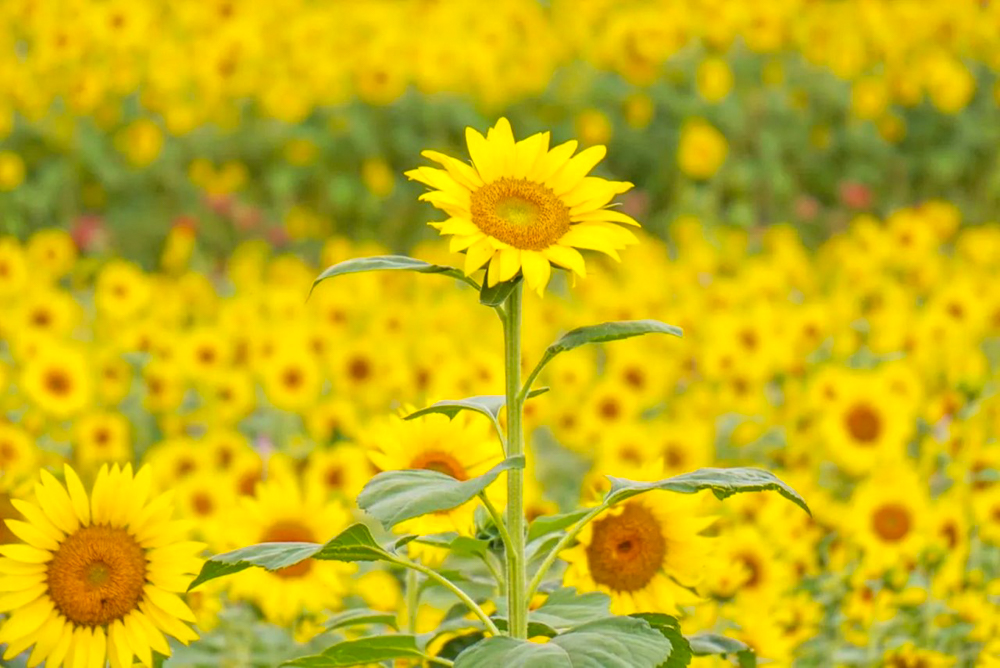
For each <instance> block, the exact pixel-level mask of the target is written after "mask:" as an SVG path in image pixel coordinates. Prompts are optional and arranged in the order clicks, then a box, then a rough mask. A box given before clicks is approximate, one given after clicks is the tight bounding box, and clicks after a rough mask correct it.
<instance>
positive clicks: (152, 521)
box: [0, 465, 202, 668]
mask: <svg viewBox="0 0 1000 668" xmlns="http://www.w3.org/2000/svg"><path fill="white" fill-rule="evenodd" d="M65 475H66V486H65V487H63V485H61V484H60V483H59V482H58V481H57V480H56V479H55V477H54V476H53V475H52V474H50V473H49V472H48V471H45V470H42V471H41V481H40V482H37V483H35V494H36V499H37V500H36V502H34V503H32V502H29V501H23V500H19V499H14V500H13V501H12V503H13V504H14V507H15V508H16V509H17V510H18V511H19V512H20V513H21V514H22V515H23V516H24V520H23V521H22V520H7V527H8V529H10V531H11V532H13V533H14V535H16V536H17V537H18V538H20V539H21V540H23V541H24V543H22V544H10V545H4V546H2V547H0V555H2V556H3V558H2V559H0V591H2V592H4V593H3V594H0V612H6V613H9V614H10V616H9V617H8V618H7V621H6V622H5V623H4V624H3V626H0V644H6V645H7V651H6V652H5V653H4V656H3V658H4V660H10V659H12V658H13V657H15V656H18V655H19V654H21V653H22V652H26V651H27V650H28V649H29V648H31V647H32V646H33V647H34V649H32V651H31V654H30V656H29V657H28V665H29V666H37V665H38V664H39V663H41V662H42V661H43V660H44V661H45V662H46V663H45V665H46V666H49V667H56V666H62V665H66V666H87V667H88V668H89V667H96V666H104V665H105V661H110V662H111V666H112V668H119V667H123V666H131V665H132V659H133V657H135V658H136V659H137V660H138V661H139V662H140V663H142V665H144V666H147V667H149V666H152V665H153V653H154V652H156V653H157V654H160V655H163V656H170V653H171V652H170V646H169V645H168V644H167V640H166V635H170V636H173V637H175V638H177V639H178V640H179V641H181V642H182V643H184V644H187V643H189V642H191V641H192V640H195V639H197V637H198V636H197V634H196V633H195V632H194V631H193V630H192V629H191V628H190V627H188V626H187V624H185V622H190V623H194V621H195V617H194V615H193V613H192V612H191V610H190V609H189V608H188V606H187V605H186V604H185V603H184V601H182V600H181V598H180V596H178V593H180V592H183V591H184V590H185V589H186V588H187V585H188V583H189V582H190V581H191V577H192V574H193V573H197V572H198V571H199V570H200V568H201V560H200V559H198V557H197V556H196V555H197V554H198V553H199V552H200V551H201V549H202V545H201V544H200V543H194V542H189V541H186V540H185V535H186V529H185V525H184V524H183V523H181V522H177V521H173V520H171V519H170V516H171V513H172V507H171V504H170V497H169V496H167V495H163V496H158V497H152V498H150V491H151V487H152V476H151V473H150V469H149V468H148V467H145V468H143V469H141V470H140V471H139V472H138V473H137V474H135V476H133V475H132V467H131V465H126V466H125V468H123V469H122V468H119V467H118V466H114V467H111V468H108V467H107V466H104V467H102V468H101V470H100V472H99V473H98V476H97V480H96V482H95V483H94V488H93V492H92V494H91V496H90V498H88V497H87V492H86V491H85V490H84V487H83V484H82V483H81V482H80V478H79V477H78V476H77V474H76V473H75V472H74V471H73V469H71V468H70V467H69V466H66V467H65Z"/></svg>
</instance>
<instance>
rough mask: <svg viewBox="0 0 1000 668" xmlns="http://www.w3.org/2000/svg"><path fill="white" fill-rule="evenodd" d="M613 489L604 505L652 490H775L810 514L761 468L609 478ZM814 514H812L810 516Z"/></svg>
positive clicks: (795, 495) (801, 501)
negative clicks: (637, 478) (652, 478)
mask: <svg viewBox="0 0 1000 668" xmlns="http://www.w3.org/2000/svg"><path fill="white" fill-rule="evenodd" d="M608 480H610V481H611V489H610V490H609V491H608V493H607V496H605V497H604V505H606V506H611V505H614V504H616V503H620V502H622V501H624V500H625V499H628V498H631V497H633V496H636V495H637V494H643V493H645V492H649V491H652V490H665V491H668V492H679V493H681V494H694V493H695V492H700V491H702V490H705V489H710V490H712V492H713V493H714V494H715V496H717V497H718V498H720V499H724V498H726V497H728V496H732V495H733V494H738V493H740V492H761V491H767V490H773V491H776V492H778V493H779V494H781V495H782V496H783V497H785V498H786V499H788V500H789V501H791V502H792V503H794V504H795V505H797V506H799V507H800V508H802V509H803V510H804V511H806V512H807V513H809V512H810V511H809V506H807V505H806V502H805V500H804V499H803V498H802V497H801V496H799V494H798V492H796V491H795V490H794V489H792V488H791V487H789V486H788V485H786V484H785V483H783V482H782V481H781V480H779V479H778V478H777V477H776V476H775V475H774V474H773V473H769V472H768V471H764V470H761V469H754V468H746V467H737V468H728V469H717V468H704V469H698V470H697V471H692V472H690V473H682V474H681V475H678V476H674V477H672V478H666V479H665V480H658V481H656V482H636V481H634V480H626V479H624V478H615V477H614V476H608ZM810 514H811V513H810Z"/></svg>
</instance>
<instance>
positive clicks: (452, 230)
mask: <svg viewBox="0 0 1000 668" xmlns="http://www.w3.org/2000/svg"><path fill="white" fill-rule="evenodd" d="M438 229H439V230H440V231H441V234H461V235H468V234H482V232H481V231H480V229H479V228H478V227H476V226H475V225H474V224H473V223H472V221H471V220H468V219H466V218H449V219H448V220H446V221H444V222H443V223H441V226H440V227H438Z"/></svg>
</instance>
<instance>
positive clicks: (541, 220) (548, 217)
mask: <svg viewBox="0 0 1000 668" xmlns="http://www.w3.org/2000/svg"><path fill="white" fill-rule="evenodd" d="M470 210H471V212H472V222H473V224H474V225H475V226H476V227H478V228H479V229H480V230H482V231H483V233H485V234H487V235H489V236H491V237H493V238H495V239H499V240H500V241H502V242H504V243H507V244H510V245H511V246H513V247H514V248H520V249H522V250H542V249H544V248H548V247H549V246H551V245H553V244H554V243H555V242H557V241H558V240H559V239H560V237H562V235H564V234H566V233H567V232H569V229H570V221H569V208H568V207H567V206H566V205H565V204H563V202H562V200H560V199H559V198H558V197H556V195H555V193H554V192H552V189H551V188H547V187H545V186H544V185H542V184H541V183H536V182H534V181H528V180H527V179H512V178H508V177H504V178H502V179H498V180H496V181H494V182H493V183H488V184H486V185H485V186H483V187H482V188H479V189H478V190H476V191H475V192H473V193H472V197H471V201H470Z"/></svg>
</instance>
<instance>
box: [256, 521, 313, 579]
mask: <svg viewBox="0 0 1000 668" xmlns="http://www.w3.org/2000/svg"><path fill="white" fill-rule="evenodd" d="M315 541H316V536H314V535H313V532H312V530H311V529H309V527H307V526H305V525H304V524H302V523H301V522H296V521H295V520H282V521H280V522H275V523H274V524H272V525H271V527H270V528H269V529H268V530H267V531H265V532H264V535H263V536H262V537H261V542H262V543H313V542H315ZM312 566H313V560H312V559H306V560H305V561H300V562H299V563H297V564H292V565H291V566H288V567H286V568H279V569H278V570H276V571H274V574H275V575H277V576H278V577H279V578H284V579H286V580H294V579H296V578H302V577H305V576H306V575H307V574H308V573H309V571H311V570H312Z"/></svg>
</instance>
